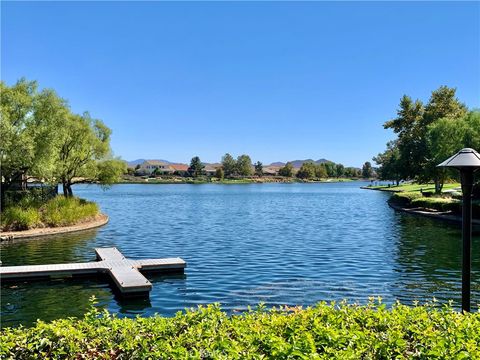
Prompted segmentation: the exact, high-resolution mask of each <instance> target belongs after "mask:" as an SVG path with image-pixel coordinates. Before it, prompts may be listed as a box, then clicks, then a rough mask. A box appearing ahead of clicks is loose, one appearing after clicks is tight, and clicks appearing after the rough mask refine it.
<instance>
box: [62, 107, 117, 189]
mask: <svg viewBox="0 0 480 360" xmlns="http://www.w3.org/2000/svg"><path fill="white" fill-rule="evenodd" d="M58 131H59V133H60V136H61V140H60V144H59V145H60V146H59V153H58V159H57V161H56V169H55V174H56V177H57V178H58V179H59V180H60V182H61V183H62V185H63V193H64V195H65V196H66V197H69V196H73V191H72V185H73V184H74V183H75V182H80V181H84V180H86V179H89V180H98V178H97V176H98V174H99V169H98V163H99V161H101V160H103V159H105V158H107V157H109V156H110V134H111V130H110V129H109V128H108V127H106V126H105V124H103V122H102V121H100V120H95V119H92V118H91V117H90V115H89V114H88V113H84V114H83V115H74V114H70V115H69V116H67V117H66V118H65V119H64V123H63V126H62V127H61V128H60V129H58ZM105 169H106V167H105V168H104V169H103V170H105ZM110 169H112V167H110ZM114 169H117V167H114ZM103 176H104V178H108V177H105V175H103ZM109 179H110V178H109Z"/></svg>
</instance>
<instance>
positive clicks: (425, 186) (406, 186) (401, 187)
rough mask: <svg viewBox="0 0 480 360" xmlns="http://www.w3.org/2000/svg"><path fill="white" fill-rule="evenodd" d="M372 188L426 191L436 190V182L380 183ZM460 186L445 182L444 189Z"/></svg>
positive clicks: (395, 190) (393, 190)
mask: <svg viewBox="0 0 480 360" xmlns="http://www.w3.org/2000/svg"><path fill="white" fill-rule="evenodd" d="M370 188H372V189H379V190H384V191H391V192H404V191H405V192H407V191H409V192H410V191H420V190H422V191H424V192H434V191H435V184H433V183H432V184H402V185H399V186H395V185H390V186H388V185H378V186H370ZM457 188H460V183H449V184H444V185H443V189H442V191H445V190H452V189H457Z"/></svg>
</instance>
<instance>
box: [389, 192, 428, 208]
mask: <svg viewBox="0 0 480 360" xmlns="http://www.w3.org/2000/svg"><path fill="white" fill-rule="evenodd" d="M421 197H422V194H421V193H420V192H418V191H412V192H397V193H393V195H392V200H393V201H394V202H396V203H398V204H402V205H410V203H411V202H412V200H414V199H418V198H421Z"/></svg>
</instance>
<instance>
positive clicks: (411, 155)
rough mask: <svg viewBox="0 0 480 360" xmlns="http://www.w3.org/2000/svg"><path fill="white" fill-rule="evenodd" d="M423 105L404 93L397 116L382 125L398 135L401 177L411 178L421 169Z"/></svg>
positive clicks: (422, 155) (423, 147) (423, 148)
mask: <svg viewBox="0 0 480 360" xmlns="http://www.w3.org/2000/svg"><path fill="white" fill-rule="evenodd" d="M424 110H425V109H424V106H423V103H422V102H421V101H420V100H415V101H412V99H411V98H410V97H409V96H407V95H404V96H403V97H402V98H401V100H400V105H399V109H398V110H397V118H395V119H393V120H390V121H387V122H386V123H385V124H384V125H383V126H384V128H385V129H392V130H393V132H394V133H396V134H397V135H398V140H397V147H398V152H399V156H398V159H397V160H398V161H399V162H401V163H402V164H401V166H400V168H401V169H402V174H401V177H402V178H404V179H413V178H415V177H417V176H418V174H420V172H421V171H422V164H423V162H424V161H423V159H424V155H425V146H424V143H423V138H422V134H423V133H424V129H423V114H424Z"/></svg>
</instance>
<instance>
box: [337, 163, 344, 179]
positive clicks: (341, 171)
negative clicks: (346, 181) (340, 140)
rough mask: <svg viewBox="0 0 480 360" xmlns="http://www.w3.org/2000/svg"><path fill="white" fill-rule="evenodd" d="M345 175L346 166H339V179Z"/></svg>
mask: <svg viewBox="0 0 480 360" xmlns="http://www.w3.org/2000/svg"><path fill="white" fill-rule="evenodd" d="M343 175H345V166H343V165H342V164H337V178H339V177H342V176H343Z"/></svg>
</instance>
